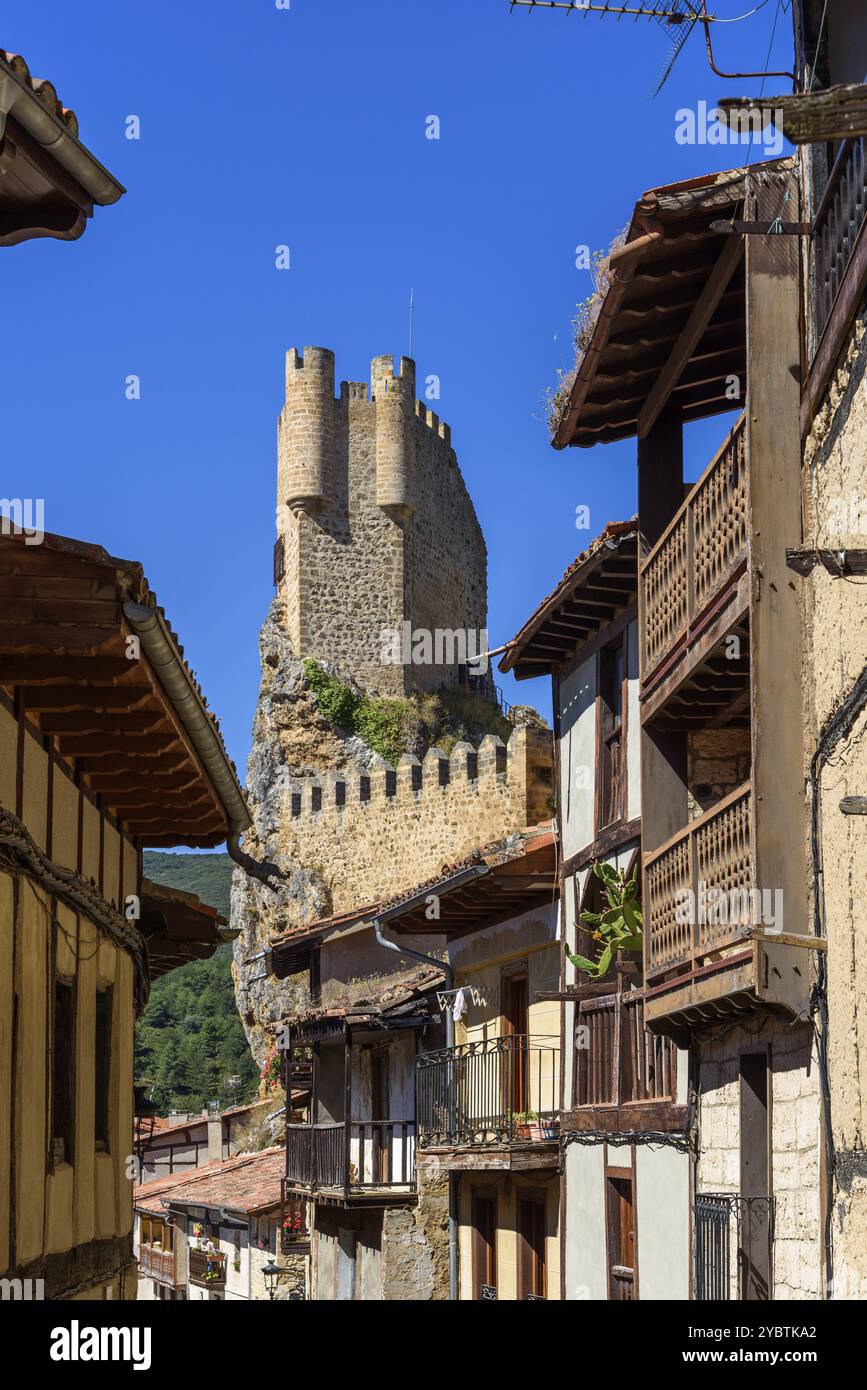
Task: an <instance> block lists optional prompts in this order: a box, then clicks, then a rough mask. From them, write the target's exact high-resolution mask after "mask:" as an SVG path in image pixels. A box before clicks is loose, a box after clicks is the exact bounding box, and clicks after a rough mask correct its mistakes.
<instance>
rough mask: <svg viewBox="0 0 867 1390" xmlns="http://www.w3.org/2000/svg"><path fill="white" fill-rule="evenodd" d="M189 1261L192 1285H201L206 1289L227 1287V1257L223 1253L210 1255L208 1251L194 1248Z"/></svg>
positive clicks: (191, 1250)
mask: <svg viewBox="0 0 867 1390" xmlns="http://www.w3.org/2000/svg"><path fill="white" fill-rule="evenodd" d="M189 1261H190V1264H189V1271H190V1283H191V1284H200V1285H202V1287H203V1288H206V1289H224V1288H225V1287H226V1256H225V1254H224V1253H223V1252H222V1251H218V1252H217V1253H216V1254H209V1253H208V1251H207V1250H197V1249H195V1247H193V1248H191V1249H190V1252H189Z"/></svg>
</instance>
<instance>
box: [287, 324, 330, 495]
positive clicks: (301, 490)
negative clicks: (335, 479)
mask: <svg viewBox="0 0 867 1390" xmlns="http://www.w3.org/2000/svg"><path fill="white" fill-rule="evenodd" d="M334 416H335V401H334V353H333V352H331V351H330V350H329V349H328V348H317V347H305V349H304V353H303V356H302V354H301V353H299V352H298V351H297V350H296V349H295V348H290V350H289V352H287V354H286V404H285V406H284V408H283V412H282V414H281V416H280V421H279V424H278V427H277V456H278V469H279V489H280V496H279V499H278V500H279V502H280V503H283V504H285V505H286V506H289V507H291V508H292V510H293V511H295V512H298V511H308V512H315V511H321V510H322V508H324V507H326V506H327V505H328V502H329V501H330V499H331V495H332V476H331V458H332V453H333V448H334Z"/></svg>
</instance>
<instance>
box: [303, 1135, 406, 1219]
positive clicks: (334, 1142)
mask: <svg viewBox="0 0 867 1390" xmlns="http://www.w3.org/2000/svg"><path fill="white" fill-rule="evenodd" d="M286 1185H287V1188H289V1189H294V1190H296V1191H297V1190H302V1191H305V1192H310V1193H318V1194H320V1195H330V1196H332V1197H335V1198H336V1197H339V1196H341V1195H342V1197H343V1199H344V1200H345V1199H348V1198H357V1199H363V1198H365V1197H367V1198H370V1197H376V1196H380V1197H382V1196H390V1197H403V1196H407V1195H411V1194H413V1193H414V1191H415V1122H414V1121H413V1120H352V1121H351V1122H350V1124H349V1125H348V1126H347V1125H344V1124H342V1123H339V1124H316V1125H287V1127H286Z"/></svg>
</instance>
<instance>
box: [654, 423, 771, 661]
mask: <svg viewBox="0 0 867 1390" xmlns="http://www.w3.org/2000/svg"><path fill="white" fill-rule="evenodd" d="M748 511H749V470H748V460H747V435H746V420H745V417H744V416H743V415H742V416H741V418H740V420H739V421H738V423H737V425H736V426H735V428H734V429H733V431H732V433H731V435H730V436H729V438H728V439H727V440H726V443H725V444H724V445H723V447H722V448H721V449H720V451H719V453H718V454H717V455H716V457H715V458H714V459H713V460H712V461H711V463H710V465H709V466H708V468H706V469H705V472H704V473H703V474H702V476H701V478H700V479H699V480H698V482H697V483H696V484H695V486H694V488H693V489H692V491H691V492H690V494H689V497H688V498H687V499H686V501H685V502H684V503H683V506H682V507H681V508H680V510H679V511H677V512H676V513H675V515H674V516H673V517H672V519H671V521H670V522H669V524H668V527H667V528H666V530H665V532H664V533H663V535H662V536H661V537H660V539H659V540H658V542H657V543H656V545H655V546H654V548H653V550H652V551H651V552H650V554H649V555H648V557H647V559H646V560H645V561H644V563H643V565H642V569H641V604H642V630H643V634H644V639H643V645H642V667H641V670H642V676H643V677H644V678H645V679H646V678H647V677H648V676H649V675H650V674H651V672H653V671H654V670H655V669H656V667H657V666H658V665H659V663H660V662H661V661H662V660H663V659H664V658H665V657H666V656H668V654H669V652H671V651H672V649H673V648H674V647H675V646H676V645H677V643H678V642H679V641H680V639H681V638H682V637H683V636H684V634H685V633H686V632H687V630H688V628H689V625H690V623H691V622H692V621H693V620H694V619H695V618H696V617H697V616H698V615H699V614H700V613H701V612H702V610H703V609H704V608H705V607H706V606H707V604H708V603H709V602H710V601H711V599H712V598H713V597H714V596H715V595H716V594H717V593H718V592H719V590H720V589H721V588H722V586H723V585H724V584H725V582H726V580H727V579H728V578H729V577H730V575H731V574H733V572H734V571H735V569H736V568H737V566H738V565H739V564H740V562H741V560H742V559H743V558H744V556H745V554H746V550H747V538H748V534H749V515H748Z"/></svg>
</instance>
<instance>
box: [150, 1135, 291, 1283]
mask: <svg viewBox="0 0 867 1390" xmlns="http://www.w3.org/2000/svg"><path fill="white" fill-rule="evenodd" d="M283 1163H284V1149H283V1146H282V1144H281V1145H279V1146H278V1147H273V1148H269V1149H263V1150H261V1151H260V1152H258V1153H251V1154H241V1155H236V1156H235V1157H234V1158H228V1159H218V1160H216V1161H215V1162H213V1163H207V1164H205V1165H204V1166H203V1167H201V1168H199V1169H197V1170H196V1171H195V1172H192V1173H186V1174H183V1173H175V1174H174V1175H173V1176H172V1177H164V1178H157V1179H156V1180H154V1181H151V1182H147V1183H143V1184H141V1186H139V1187H137V1188H136V1191H135V1199H134V1200H135V1253H136V1258H137V1260H138V1271H139V1277H138V1297H139V1299H144V1300H154V1299H157V1300H162V1301H176V1300H183V1299H187V1300H190V1301H196V1300H198V1301H202V1300H204V1301H209V1302H233V1301H235V1300H237V1299H245V1300H254V1301H262V1300H271V1299H272V1298H279V1299H285V1298H287V1297H289V1296H291V1295H294V1296H295V1297H301V1298H303V1297H305V1265H306V1260H305V1258H304V1256H305V1255H306V1252H307V1249H308V1245H307V1232H306V1229H305V1227H304V1226H303V1224H301V1223H300V1222H299V1225H298V1226H297V1228H292V1227H291V1226H288V1225H287V1226H284V1225H283V1215H284V1202H283ZM299 1214H300V1213H299ZM280 1253H282V1254H283V1256H284V1262H283V1268H282V1273H281V1276H280V1277H279V1278H278V1277H277V1275H276V1274H271V1273H270V1271H271V1269H272V1267H274V1264H275V1257H276V1256H277V1255H278V1254H280ZM293 1255H294V1256H295V1257H296V1258H295V1263H294V1265H293V1263H292V1256H293ZM290 1275H292V1276H294V1277H293V1278H292V1280H291V1282H290Z"/></svg>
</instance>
